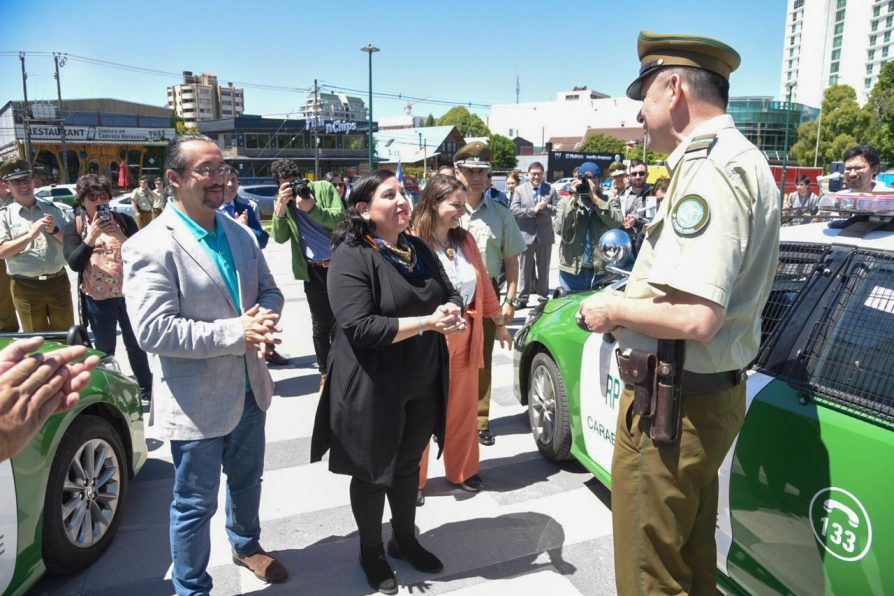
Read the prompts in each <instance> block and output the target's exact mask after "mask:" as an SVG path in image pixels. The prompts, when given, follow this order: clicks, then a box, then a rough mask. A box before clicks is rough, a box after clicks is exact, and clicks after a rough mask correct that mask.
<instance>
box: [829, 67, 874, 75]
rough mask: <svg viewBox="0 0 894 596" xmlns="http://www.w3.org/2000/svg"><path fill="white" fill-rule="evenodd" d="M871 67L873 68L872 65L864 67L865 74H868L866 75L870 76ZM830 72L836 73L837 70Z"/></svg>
mask: <svg viewBox="0 0 894 596" xmlns="http://www.w3.org/2000/svg"><path fill="white" fill-rule="evenodd" d="M872 66H873V65H872V64H867V65H866V74H868V75H871V74H872ZM832 72H838V69H835V70H833V71H832Z"/></svg>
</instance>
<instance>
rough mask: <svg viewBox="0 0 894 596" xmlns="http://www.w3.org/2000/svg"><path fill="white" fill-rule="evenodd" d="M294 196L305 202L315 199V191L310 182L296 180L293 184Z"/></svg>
mask: <svg viewBox="0 0 894 596" xmlns="http://www.w3.org/2000/svg"><path fill="white" fill-rule="evenodd" d="M292 196H294V197H295V198H297V199H300V200H305V199H312V198H314V191H313V189H311V187H310V180H308V179H307V178H305V179H304V180H295V181H293V182H292Z"/></svg>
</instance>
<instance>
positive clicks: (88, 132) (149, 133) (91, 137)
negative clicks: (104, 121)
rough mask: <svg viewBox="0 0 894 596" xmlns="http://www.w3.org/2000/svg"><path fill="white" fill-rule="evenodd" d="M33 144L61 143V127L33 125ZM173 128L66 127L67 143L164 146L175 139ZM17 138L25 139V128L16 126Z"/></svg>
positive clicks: (31, 127) (31, 129) (31, 128)
mask: <svg viewBox="0 0 894 596" xmlns="http://www.w3.org/2000/svg"><path fill="white" fill-rule="evenodd" d="M29 128H30V131H31V142H32V143H59V142H61V130H60V129H61V127H60V126H53V125H46V124H32V125H31V126H30V127H29ZM175 134H176V132H175V131H174V129H173V128H137V127H130V126H66V127H65V142H66V143H142V144H146V145H152V144H158V145H163V144H166V143H167V142H168V140H169V139H172V138H174V136H175ZM16 137H17V138H20V139H24V138H25V130H24V126H22V125H17V126H16Z"/></svg>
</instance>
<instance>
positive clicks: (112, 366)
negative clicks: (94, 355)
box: [97, 356, 121, 375]
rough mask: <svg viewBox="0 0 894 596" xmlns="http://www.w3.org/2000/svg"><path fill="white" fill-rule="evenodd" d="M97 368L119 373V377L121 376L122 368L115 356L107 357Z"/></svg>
mask: <svg viewBox="0 0 894 596" xmlns="http://www.w3.org/2000/svg"><path fill="white" fill-rule="evenodd" d="M97 368H101V369H103V370H107V371H109V372H113V373H118V374H119V375H120V374H121V367H120V366H118V361H117V360H115V357H114V356H105V357H104V358H103V359H102V360H100V361H99V366H98V367H97Z"/></svg>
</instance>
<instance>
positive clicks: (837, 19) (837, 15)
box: [835, 10, 844, 23]
mask: <svg viewBox="0 0 894 596" xmlns="http://www.w3.org/2000/svg"><path fill="white" fill-rule="evenodd" d="M843 20H844V10H839V11H838V12H836V13H835V22H836V23H840V22H841V21H843Z"/></svg>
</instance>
